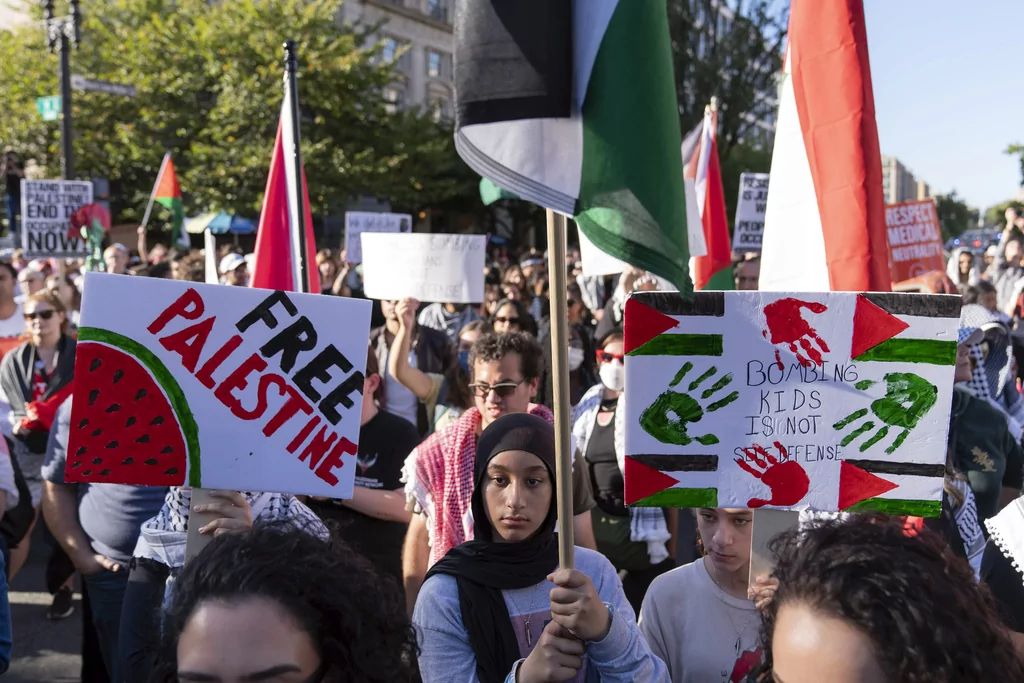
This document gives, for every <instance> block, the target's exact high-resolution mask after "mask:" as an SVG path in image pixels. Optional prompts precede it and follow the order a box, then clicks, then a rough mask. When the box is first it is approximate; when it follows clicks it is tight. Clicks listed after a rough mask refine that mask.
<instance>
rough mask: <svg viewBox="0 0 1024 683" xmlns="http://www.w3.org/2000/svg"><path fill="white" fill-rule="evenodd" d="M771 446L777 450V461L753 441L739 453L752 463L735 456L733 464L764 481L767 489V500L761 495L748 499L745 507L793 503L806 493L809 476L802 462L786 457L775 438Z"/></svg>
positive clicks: (783, 448) (809, 481) (782, 447)
mask: <svg viewBox="0 0 1024 683" xmlns="http://www.w3.org/2000/svg"><path fill="white" fill-rule="evenodd" d="M775 448H777V449H778V451H779V456H780V457H781V458H782V460H781V461H780V460H779V458H776V457H775V456H773V455H772V454H771V453H769V452H768V451H767V450H765V449H764V448H763V447H762V446H759V445H757V444H754V445H753V446H751V447H750V448H744V449H743V453H744V454H745V455H746V456H747V457H748V458H750V460H751V462H753V463H754V464H753V465H751V464H750V463H748V462H747V461H746V460H744V459H743V458H736V464H737V465H739V466H740V467H741V468H742V469H743V470H744V471H746V472H748V473H750V474H751V475H753V476H755V477H757V478H758V479H760V480H761V481H762V482H764V484H765V486H767V487H768V488H769V490H770V491H771V498H769V499H768V500H763V499H761V498H751V499H750V500H748V501H747V507H748V508H759V507H764V506H765V505H796V504H797V503H799V502H800V501H801V500H802V499H803V497H804V496H806V495H807V490H808V489H809V488H810V486H811V480H810V479H809V478H808V476H807V472H805V471H804V468H803V466H802V465H800V463H798V462H797V461H796V460H788V459H787V456H788V455H789V454H788V453H787V452H786V448H785V446H783V445H782V444H781V443H779V442H778V441H776V442H775Z"/></svg>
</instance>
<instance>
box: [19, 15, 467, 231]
mask: <svg viewBox="0 0 1024 683" xmlns="http://www.w3.org/2000/svg"><path fill="white" fill-rule="evenodd" d="M83 4H84V3H83ZM340 5H341V3H340V0H232V1H231V2H216V3H211V2H207V1H206V0H106V1H104V2H92V3H88V6H86V7H83V9H84V10H85V12H86V15H85V19H84V24H83V27H82V41H81V47H80V48H79V49H78V50H76V51H75V52H74V53H73V54H72V69H73V71H74V73H76V74H82V75H86V76H90V77H94V78H101V79H105V80H111V81H118V82H124V83H131V84H132V85H134V86H135V87H136V90H137V96H136V97H135V98H131V99H129V98H119V97H114V96H111V95H106V94H101V93H82V92H76V93H75V94H74V104H73V115H74V119H73V122H74V129H75V140H74V147H75V153H76V167H77V169H78V172H79V173H80V174H81V175H82V176H83V177H91V176H105V177H108V178H110V180H111V187H112V190H113V193H115V194H116V195H117V197H116V198H119V200H120V201H115V204H114V207H113V208H114V210H115V212H117V213H120V215H121V217H122V218H138V217H140V216H141V213H142V209H143V208H144V207H145V205H146V201H147V199H148V197H149V194H150V191H151V190H152V186H153V182H154V180H155V177H156V173H157V170H158V168H159V165H160V160H161V158H162V156H163V154H164V151H165V150H170V151H171V152H172V153H173V154H174V159H175V165H176V166H177V168H178V173H179V176H180V179H181V184H182V190H183V192H184V193H185V195H186V197H185V201H186V207H187V209H188V212H189V213H191V214H195V213H199V212H200V211H206V210H220V209H224V210H227V211H231V212H236V213H240V214H243V215H249V216H252V215H254V214H256V213H257V212H258V211H259V208H260V206H261V204H262V194H263V190H264V186H265V184H266V179H267V171H268V168H269V164H270V156H271V151H272V147H273V141H274V135H275V133H276V130H277V126H278V120H279V115H280V110H281V101H282V98H283V88H282V78H283V51H282V49H281V43H282V42H283V41H284V40H285V39H287V38H291V37H294V38H296V39H298V40H299V41H300V42H299V59H300V73H299V94H300V95H299V99H300V102H301V105H302V110H301V114H302V145H303V147H302V151H303V157H304V161H305V167H306V175H307V178H308V183H309V194H310V201H311V203H312V205H313V207H312V209H313V212H314V215H317V214H321V213H322V212H323V211H325V210H326V209H327V208H328V206H329V205H332V204H333V205H337V204H339V203H343V202H344V201H345V200H347V199H348V198H349V197H352V196H355V195H364V194H365V195H376V196H381V197H387V198H389V199H391V201H392V202H393V203H394V204H396V205H398V206H400V207H402V208H404V209H407V210H413V211H416V210H418V209H419V208H421V207H425V206H430V205H433V204H435V203H442V202H451V201H454V200H458V199H459V198H463V199H465V198H466V197H467V196H468V197H470V199H468V200H466V201H469V202H471V197H472V195H471V194H470V195H467V194H466V192H467V188H469V187H470V185H471V183H472V179H473V176H472V174H471V173H470V171H469V169H468V168H466V167H465V166H464V165H463V164H462V162H461V161H460V160H459V159H458V157H457V155H456V154H455V150H454V145H453V143H452V139H451V132H450V130H449V129H448V126H446V125H444V124H441V123H435V122H434V120H433V119H432V118H431V117H430V116H429V114H428V113H427V112H424V111H420V110H413V111H403V112H397V113H394V114H391V113H389V112H388V109H387V103H386V102H385V101H384V98H383V91H384V89H385V87H386V86H387V85H388V84H389V83H391V82H392V80H394V78H395V77H396V73H395V72H394V70H393V65H392V64H389V63H385V61H384V60H383V59H382V58H381V56H380V45H379V44H374V43H373V41H372V39H371V37H370V36H371V32H372V31H373V30H374V29H375V28H376V27H365V28H350V27H346V26H342V25H341V24H340V23H339V21H338V19H337V17H338V16H339V12H340ZM25 6H26V9H27V10H28V11H31V12H34V13H35V15H36V16H39V9H38V6H37V3H32V2H25ZM0 51H2V54H4V55H5V57H4V59H3V60H0V92H3V93H4V105H5V109H4V111H5V116H3V117H0V140H2V141H3V144H4V145H5V146H9V147H13V148H15V149H17V150H19V151H20V152H21V153H22V156H23V157H25V158H29V159H33V160H35V162H36V163H37V164H39V165H41V166H42V167H43V168H44V169H45V172H46V174H47V176H48V177H58V174H59V162H60V159H59V154H60V147H59V139H58V124H57V123H48V122H43V121H42V120H41V119H40V118H39V116H38V114H37V113H36V111H35V99H36V98H37V97H42V96H46V95H51V94H54V93H56V92H57V57H56V56H55V55H51V54H49V52H48V50H47V47H46V43H45V36H44V35H43V31H42V30H41V29H40V27H39V25H38V24H27V25H25V26H23V27H20V28H18V29H16V30H15V31H13V32H5V33H0ZM472 190H473V191H475V186H473V187H472Z"/></svg>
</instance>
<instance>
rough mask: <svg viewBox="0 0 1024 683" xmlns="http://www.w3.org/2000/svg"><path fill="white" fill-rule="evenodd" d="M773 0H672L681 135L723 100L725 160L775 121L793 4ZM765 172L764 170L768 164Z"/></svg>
mask: <svg viewBox="0 0 1024 683" xmlns="http://www.w3.org/2000/svg"><path fill="white" fill-rule="evenodd" d="M778 4H779V3H777V2H776V1H775V0H670V1H669V3H668V17H669V31H670V33H671V38H672V54H673V61H674V63H675V75H676V92H677V96H678V98H679V118H680V125H681V127H682V131H683V134H684V135H685V134H686V132H687V131H689V130H691V129H692V128H693V127H694V126H696V125H697V123H698V122H699V121H700V120H701V118H702V117H703V116H704V107H705V105H707V104H708V103H709V102H710V101H711V98H712V96H715V97H718V101H719V118H718V148H719V153H720V155H721V157H722V158H723V159H724V158H726V157H728V156H729V155H730V153H731V152H732V149H733V147H734V146H735V145H736V144H737V143H738V142H739V141H741V140H743V139H745V138H747V137H748V136H750V135H752V134H756V133H757V132H758V130H759V126H758V123H759V122H762V121H765V120H770V119H773V118H774V116H775V114H776V111H777V109H778V102H777V101H776V93H777V87H778V78H779V72H780V71H781V70H782V58H783V52H782V46H783V44H784V42H785V37H786V27H787V23H788V21H789V12H788V5H789V3H783V4H782V6H781V7H778ZM766 170H767V169H766Z"/></svg>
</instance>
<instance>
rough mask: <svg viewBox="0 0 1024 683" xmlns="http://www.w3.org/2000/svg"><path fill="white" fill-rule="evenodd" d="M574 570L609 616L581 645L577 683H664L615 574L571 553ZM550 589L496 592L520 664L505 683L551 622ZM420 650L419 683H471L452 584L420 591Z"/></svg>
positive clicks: (440, 581)
mask: <svg viewBox="0 0 1024 683" xmlns="http://www.w3.org/2000/svg"><path fill="white" fill-rule="evenodd" d="M576 568H577V569H579V570H580V571H581V572H583V573H584V574H586V575H587V576H588V577H590V580H591V581H592V582H593V583H594V587H595V588H596V589H597V592H598V594H599V595H600V596H601V599H602V600H603V601H604V602H605V604H606V605H608V609H609V611H610V612H611V617H612V621H611V628H610V630H609V631H608V635H607V636H605V637H604V639H603V640H600V641H592V642H589V643H587V653H586V655H585V656H584V659H583V668H582V669H581V670H580V672H579V675H578V676H577V677H576V678H575V679H573V680H574V681H576V682H577V683H632V682H633V681H636V683H669V676H668V669H667V668H666V666H665V664H664V662H662V661H661V660H660V659H658V658H657V657H655V656H654V655H653V654H651V650H650V648H649V647H648V646H647V642H646V641H645V640H644V638H643V636H642V635H641V634H640V629H639V628H638V627H637V625H636V616H635V615H634V614H633V609H632V608H631V607H630V606H629V601H627V600H626V595H625V593H623V592H622V583H621V582H620V581H619V577H618V575H617V574H616V573H615V568H614V567H612V565H611V563H610V562H609V561H608V560H607V559H606V558H605V557H604V555H601V554H600V553H596V552H594V551H593V550H587V549H586V548H580V547H577V548H576ZM554 587H555V585H554V584H553V583H550V582H549V581H542V582H540V583H538V584H537V585H535V586H532V587H530V588H523V589H519V590H506V591H502V594H503V595H504V597H505V605H506V606H507V607H508V614H509V617H511V619H512V629H513V630H514V631H515V633H516V639H517V640H518V641H519V653H520V656H521V657H522V659H520V660H519V661H517V662H516V663H515V665H514V666H513V667H512V670H511V671H509V672H508V677H507V678H506V679H505V681H506V683H515V680H516V672H517V671H518V670H519V667H520V666H521V665H522V663H523V660H524V659H526V657H527V656H528V655H529V654H530V652H532V651H533V648H534V646H535V645H536V644H537V640H538V639H539V638H540V636H541V633H542V632H543V630H544V626H545V625H546V624H547V623H548V622H549V621H551V602H550V598H549V594H550V592H551V589H552V588H554ZM412 621H413V624H414V625H415V627H416V636H417V639H418V640H419V645H420V649H421V652H420V657H419V664H420V675H421V676H422V678H423V683H456V682H457V683H476V682H477V681H478V680H479V679H478V678H477V675H476V656H475V655H474V654H473V649H472V648H471V647H470V645H469V636H468V634H467V633H466V628H465V627H464V626H463V625H462V613H461V611H460V609H459V592H458V588H457V586H456V583H455V578H454V577H452V576H447V575H435V576H432V577H430V579H428V580H427V581H426V583H424V584H423V587H422V588H421V589H420V593H419V597H418V598H417V599H416V609H415V610H414V611H413V615H412Z"/></svg>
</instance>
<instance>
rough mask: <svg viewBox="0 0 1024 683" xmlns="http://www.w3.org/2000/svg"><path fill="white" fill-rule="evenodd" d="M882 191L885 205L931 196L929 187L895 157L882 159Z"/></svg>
mask: <svg viewBox="0 0 1024 683" xmlns="http://www.w3.org/2000/svg"><path fill="white" fill-rule="evenodd" d="M882 189H883V190H884V191H885V203H886V204H899V203H900V202H912V201H914V200H917V199H928V198H929V197H931V196H932V193H931V187H930V186H929V185H928V183H926V182H924V181H923V180H918V179H917V178H915V177H914V174H913V173H911V172H910V169H908V168H907V167H906V166H904V165H903V164H902V163H901V162H900V160H899V159H897V158H896V157H887V156H883V157H882Z"/></svg>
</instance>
